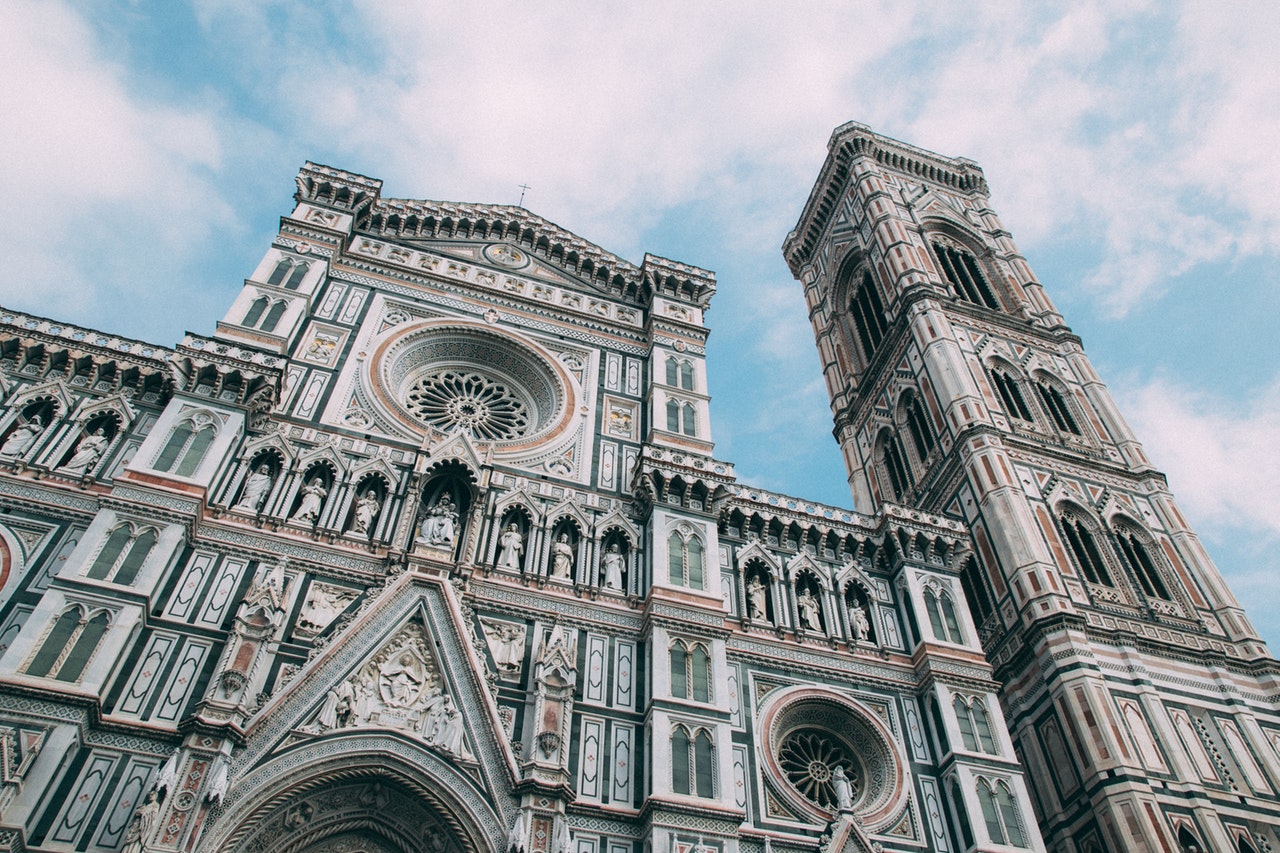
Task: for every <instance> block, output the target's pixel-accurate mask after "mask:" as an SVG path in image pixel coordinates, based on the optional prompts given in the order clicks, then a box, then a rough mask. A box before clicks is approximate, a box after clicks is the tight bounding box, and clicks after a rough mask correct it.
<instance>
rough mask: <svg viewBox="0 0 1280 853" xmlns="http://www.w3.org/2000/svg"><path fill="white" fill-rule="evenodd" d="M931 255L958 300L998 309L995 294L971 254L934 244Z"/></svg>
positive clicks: (998, 305) (952, 247)
mask: <svg viewBox="0 0 1280 853" xmlns="http://www.w3.org/2000/svg"><path fill="white" fill-rule="evenodd" d="M933 253H934V255H936V256H937V258H938V266H939V268H941V270H942V277H943V278H945V279H946V280H947V283H948V284H950V285H951V289H952V290H953V291H954V292H955V295H956V296H957V297H958V298H960V299H963V300H964V301H966V302H972V303H973V304H974V305H982V306H984V307H986V308H992V309H996V308H999V307H1000V303H999V302H997V301H996V297H995V294H994V293H992V292H991V286H990V285H989V284H988V283H987V278H986V276H984V275H983V274H982V270H981V269H980V268H979V267H978V259H977V258H975V257H974V256H973V254H972V253H971V252H968V251H965V250H964V249H959V248H956V247H954V246H948V245H946V244H944V243H938V242H935V243H934V244H933Z"/></svg>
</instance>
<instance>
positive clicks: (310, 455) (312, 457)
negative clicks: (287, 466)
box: [296, 444, 347, 474]
mask: <svg viewBox="0 0 1280 853" xmlns="http://www.w3.org/2000/svg"><path fill="white" fill-rule="evenodd" d="M316 462H328V463H329V464H330V465H332V466H333V469H334V471H335V472H337V473H339V474H341V473H343V472H345V471H346V470H347V461H346V460H345V459H343V458H342V456H341V455H340V454H339V453H338V451H336V450H334V449H333V448H332V447H330V446H329V445H327V444H322V445H320V446H319V447H315V448H312V449H311V450H309V451H304V452H302V453H300V454H298V460H297V463H296V467H297V468H299V469H304V470H305V469H306V468H308V467H310V466H311V465H313V464H314V463H316Z"/></svg>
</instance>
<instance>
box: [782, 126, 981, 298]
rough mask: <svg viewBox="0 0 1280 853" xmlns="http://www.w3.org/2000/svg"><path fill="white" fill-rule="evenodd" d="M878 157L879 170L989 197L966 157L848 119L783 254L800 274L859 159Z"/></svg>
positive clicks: (832, 143)
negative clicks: (943, 152)
mask: <svg viewBox="0 0 1280 853" xmlns="http://www.w3.org/2000/svg"><path fill="white" fill-rule="evenodd" d="M860 160H861V161H866V160H870V161H874V163H875V168H877V169H879V170H883V171H891V172H894V173H896V174H897V175H900V176H902V177H910V178H913V179H915V180H918V181H921V182H922V183H924V182H927V183H928V184H931V185H933V186H935V187H937V188H938V189H947V190H950V191H952V192H961V193H978V194H980V195H982V196H986V195H987V192H988V190H987V181H986V178H985V177H983V174H982V169H981V168H980V167H979V166H978V164H977V163H975V162H973V161H972V160H967V159H965V158H963V157H943V156H942V155H940V154H935V153H933V152H932V151H926V150H925V149H923V148H917V147H916V146H914V145H909V144H907V143H905V142H899V141H898V140H896V139H891V138H890V137H888V136H883V135H881V134H878V133H876V132H875V131H873V130H872V129H871V128H870V127H868V126H867V125H865V124H859V123H858V122H854V121H851V122H846V123H845V124H842V125H840V126H839V127H837V128H836V129H835V130H834V131H833V132H832V134H831V139H830V141H829V142H828V143H827V159H826V162H825V163H823V166H822V171H821V172H820V173H819V176H818V180H817V181H816V182H815V183H814V185H813V189H812V190H811V191H810V193H809V198H808V200H807V201H806V202H805V206H804V210H803V212H802V213H801V214H800V219H799V221H798V222H797V223H796V226H795V228H793V229H792V231H791V233H790V234H788V235H787V238H786V240H784V241H783V243H782V253H783V255H784V256H785V257H786V259H787V265H788V266H789V267H790V268H791V274H792V275H794V276H799V275H800V272H801V270H802V269H803V268H804V267H805V266H806V265H807V264H809V263H810V262H811V261H812V259H813V257H814V251H815V249H816V248H817V247H818V245H819V244H820V243H821V241H822V239H823V237H824V236H825V235H826V233H827V229H828V226H829V225H830V223H831V220H832V217H833V216H834V215H835V213H836V210H837V209H838V207H839V205H840V202H841V199H842V198H843V197H844V193H845V190H846V188H847V186H848V184H849V180H850V176H851V174H852V172H853V166H854V162H855V161H860Z"/></svg>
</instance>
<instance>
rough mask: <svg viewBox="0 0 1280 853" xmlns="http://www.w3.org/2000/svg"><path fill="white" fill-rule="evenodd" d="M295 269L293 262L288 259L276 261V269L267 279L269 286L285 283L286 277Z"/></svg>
mask: <svg viewBox="0 0 1280 853" xmlns="http://www.w3.org/2000/svg"><path fill="white" fill-rule="evenodd" d="M292 269H293V261H291V260H289V259H288V258H281V259H280V260H278V261H276V267H275V269H273V270H272V271H271V275H270V276H268V277H267V284H279V283H280V282H282V281H284V278H285V276H287V275H288V274H289V271H290V270H292Z"/></svg>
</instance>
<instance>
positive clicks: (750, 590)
mask: <svg viewBox="0 0 1280 853" xmlns="http://www.w3.org/2000/svg"><path fill="white" fill-rule="evenodd" d="M747 610H748V613H749V615H750V616H751V618H752V619H767V618H769V601H768V590H766V589H765V588H764V584H762V583H760V578H758V577H756V576H755V575H752V576H751V579H750V580H748V581H747Z"/></svg>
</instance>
